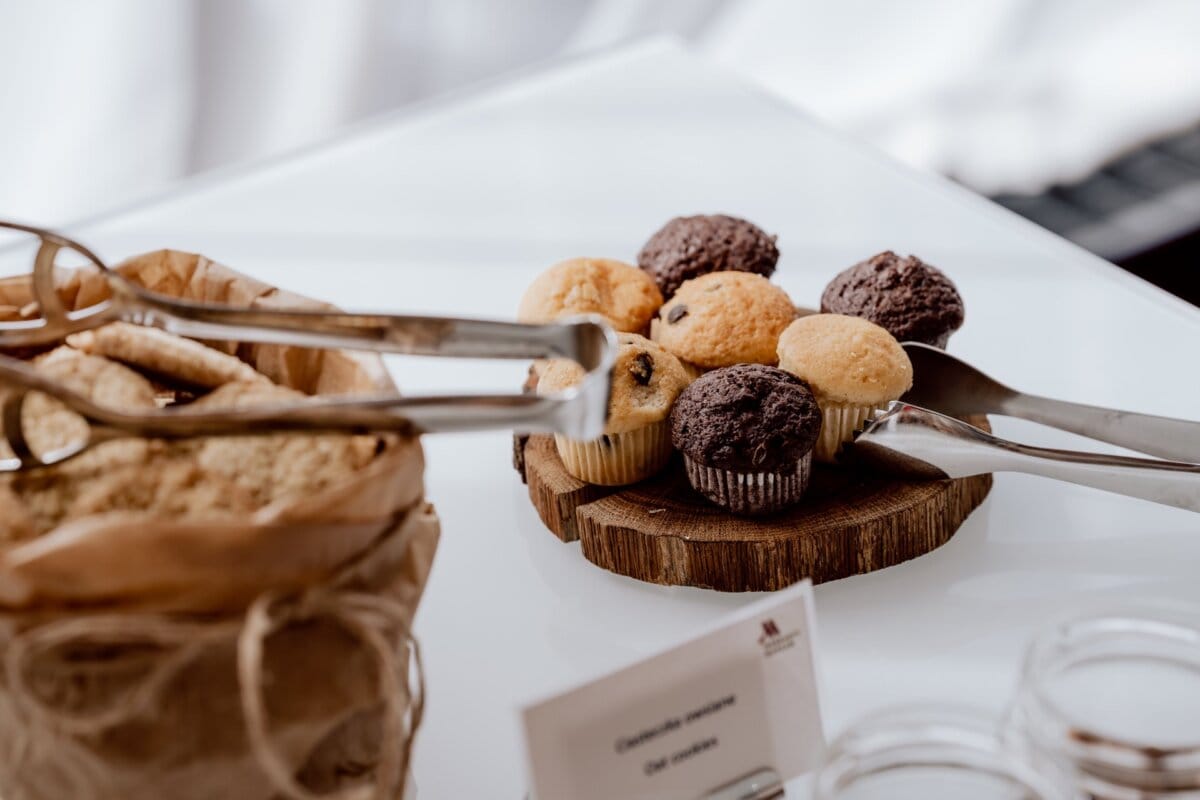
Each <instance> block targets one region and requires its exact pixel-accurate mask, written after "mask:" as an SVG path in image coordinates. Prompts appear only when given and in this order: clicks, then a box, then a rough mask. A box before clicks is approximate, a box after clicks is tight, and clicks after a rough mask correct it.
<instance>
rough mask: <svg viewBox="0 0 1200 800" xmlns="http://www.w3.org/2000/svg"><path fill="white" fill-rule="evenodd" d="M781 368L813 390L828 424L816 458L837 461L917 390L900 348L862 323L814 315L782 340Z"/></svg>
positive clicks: (837, 316) (823, 428) (792, 327)
mask: <svg viewBox="0 0 1200 800" xmlns="http://www.w3.org/2000/svg"><path fill="white" fill-rule="evenodd" d="M779 366H780V367H781V368H783V369H785V370H787V371H788V372H790V373H792V374H793V375H795V376H796V377H798V378H800V379H801V380H803V381H804V382H806V383H807V384H808V385H809V388H811V389H812V391H813V393H814V394H815V395H816V397H817V403H818V404H820V406H821V413H822V418H823V422H822V425H821V436H820V439H819V440H818V441H817V446H816V450H815V456H816V459H817V460H818V461H833V460H834V456H835V455H836V454H837V451H838V449H839V448H840V447H841V446H842V444H843V443H844V442H848V441H850V440H851V439H852V438H853V437H854V431H855V430H856V429H858V428H861V427H862V425H863V423H864V422H865V421H866V420H867V419H868V418H869V417H870V416H871V415H872V414H874V412H875V410H876V409H879V408H882V407H884V406H886V405H887V404H888V403H890V402H891V401H893V400H898V399H900V396H901V395H902V394H904V393H905V392H907V391H908V390H909V389H910V388H911V387H912V374H913V371H912V364H911V363H910V362H909V360H908V355H907V354H906V353H905V352H904V348H902V347H901V346H900V343H899V342H897V341H896V339H895V338H894V337H893V336H892V335H891V334H890V333H888V332H887V331H886V330H884V329H883V328H881V327H879V326H878V325H876V324H875V323H873V322H868V321H867V320H865V319H860V318H859V317H845V316H842V315H841V314H813V315H812V316H808V317H802V318H801V319H798V320H796V321H795V322H793V323H792V324H791V325H789V326H788V328H787V330H785V331H784V332H783V334H782V335H781V336H780V337H779Z"/></svg>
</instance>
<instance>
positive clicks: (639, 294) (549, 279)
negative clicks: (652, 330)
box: [517, 258, 663, 334]
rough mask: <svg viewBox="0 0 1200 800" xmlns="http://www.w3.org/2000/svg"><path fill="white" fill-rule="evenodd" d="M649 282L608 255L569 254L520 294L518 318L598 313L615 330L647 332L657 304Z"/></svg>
mask: <svg viewBox="0 0 1200 800" xmlns="http://www.w3.org/2000/svg"><path fill="white" fill-rule="evenodd" d="M662 302H663V299H662V294H661V293H660V292H659V291H658V287H657V286H656V285H655V284H654V281H653V280H651V278H650V277H649V276H648V275H646V273H644V272H642V271H641V270H640V269H638V268H637V267H635V266H633V265H631V264H626V263H624V262H621V261H614V260H612V259H608V258H572V259H570V260H568V261H563V262H562V263H559V264H555V265H554V266H553V267H551V268H550V269H548V270H546V271H545V272H543V273H542V274H541V275H539V276H538V277H537V278H536V279H535V280H534V281H533V283H531V284H530V285H529V288H528V289H526V290H525V296H524V297H522V298H521V306H520V308H519V309H518V311H517V319H518V320H519V321H521V322H529V323H545V322H551V321H553V320H556V319H560V318H562V317H570V316H575V315H577V314H599V315H600V316H602V317H605V318H606V319H607V320H608V321H609V322H610V323H611V324H612V326H613V327H614V328H616V329H617V330H618V331H625V332H627V333H642V334H644V333H647V332H648V330H649V325H650V318H651V317H653V316H654V312H656V311H658V308H659V306H661V305H662Z"/></svg>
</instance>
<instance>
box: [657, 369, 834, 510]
mask: <svg viewBox="0 0 1200 800" xmlns="http://www.w3.org/2000/svg"><path fill="white" fill-rule="evenodd" d="M820 430H821V409H820V407H819V406H818V404H817V401H816V398H815V397H814V396H813V393H812V392H811V391H810V390H809V388H808V386H806V385H805V383H804V381H802V380H800V379H799V378H797V377H796V376H794V375H791V374H789V373H787V372H784V371H783V370H781V369H776V368H775V367H766V366H762V365H761V364H739V365H737V366H734V367H726V368H725V369H717V370H713V371H712V372H707V373H705V374H704V375H702V376H700V377H699V378H697V379H696V381H695V382H694V383H692V384H691V385H690V386H688V387H687V388H686V389H684V391H683V393H682V394H681V395H680V396H679V399H678V400H677V401H676V402H675V408H674V410H673V411H672V412H671V442H672V443H673V444H674V445H675V447H676V448H677V449H678V450H680V451H681V452H682V453H683V457H684V465H685V466H686V468H687V476H688V481H689V482H690V483H691V484H692V487H693V488H694V489H695V490H696V491H698V492H699V493H700V494H702V495H704V496H705V497H707V498H708V499H709V500H711V501H712V502H714V503H716V504H717V505H719V506H722V507H724V508H728V509H729V510H730V511H733V512H735V513H738V514H766V513H770V512H772V511H778V510H780V509H782V508H785V507H786V506H789V505H791V504H793V503H795V502H796V501H797V500H799V499H800V497H801V495H803V494H804V491H805V489H807V488H808V478H809V474H810V472H811V468H812V449H813V445H814V444H815V443H816V441H817V436H818V434H819V432H820Z"/></svg>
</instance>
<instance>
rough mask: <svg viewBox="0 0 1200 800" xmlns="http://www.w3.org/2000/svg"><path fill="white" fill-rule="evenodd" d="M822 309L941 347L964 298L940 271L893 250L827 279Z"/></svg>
mask: <svg viewBox="0 0 1200 800" xmlns="http://www.w3.org/2000/svg"><path fill="white" fill-rule="evenodd" d="M821 311H823V312H825V313H827V314H846V315H848V316H851V317H862V318H863V319H865V320H869V321H870V322H874V323H875V324H876V325H878V326H880V327H881V328H883V329H884V330H886V331H887V332H888V333H890V334H892V336H894V337H896V339H897V340H898V341H901V342H921V343H923V344H928V345H933V346H934V347H940V348H942V349H945V347H946V343H947V342H948V341H949V339H950V334H952V333H954V331H956V330H958V329H959V328H960V327H962V324H963V317H964V314H963V301H962V296H961V295H959V293H958V289H957V288H955V286H954V283H953V282H952V281H951V280H950V279H949V278H947V277H946V276H945V274H943V273H942V271H941V270H939V269H937V268H936V267H932V266H930V265H929V264H926V263H925V262H924V261H922V260H921V259H919V258H917V257H916V256H906V257H904V258H901V257H900V256H898V255H896V254H895V253H893V252H892V251H891V250H888V251H886V252H883V253H880V254H878V255H876V256H872V257H871V258H869V259H867V260H866V261H863V262H861V263H858V264H855V265H854V266H853V267H850V268H849V269H847V270H845V271H844V272H842V273H841V274H839V275H838V276H837V277H836V278H834V279H833V280H832V281H830V282H829V285H828V286H827V287H825V292H824V293H823V294H822V295H821Z"/></svg>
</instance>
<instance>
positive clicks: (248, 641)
mask: <svg viewBox="0 0 1200 800" xmlns="http://www.w3.org/2000/svg"><path fill="white" fill-rule="evenodd" d="M118 269H119V270H120V271H121V272H122V274H124V275H125V276H127V277H129V278H131V279H132V280H134V281H136V282H138V283H139V284H141V285H143V286H145V287H146V288H148V289H151V290H153V291H158V292H162V293H165V294H171V295H174V296H178V297H183V298H186V299H193V300H206V301H210V302H219V303H229V304H236V305H243V306H245V305H251V306H280V307H283V306H290V307H295V306H301V307H313V306H315V305H317V304H314V303H313V301H308V300H304V299H303V298H295V297H294V296H290V295H286V294H285V293H282V292H280V291H279V290H276V289H273V288H271V287H269V286H267V285H265V284H262V283H260V282H258V281H254V280H252V279H249V278H246V277H244V276H241V275H238V274H237V273H235V272H233V271H232V270H229V269H227V268H225V267H222V266H220V265H218V264H214V263H213V262H211V261H208V260H207V259H204V258H202V257H200V256H195V255H190V254H184V253H177V252H173V251H160V252H156V253H150V254H147V255H144V256H140V257H138V258H135V259H132V260H130V261H128V262H126V263H124V264H122V265H121V266H120V267H118ZM59 289H60V296H61V297H62V298H63V302H64V304H65V305H66V306H67V307H68V308H81V307H84V306H86V305H90V304H93V303H95V302H97V301H99V300H102V299H104V298H105V297H106V296H107V287H106V285H105V284H104V282H103V281H102V280H101V279H100V278H99V276H97V275H95V274H94V273H90V272H88V271H85V270H81V271H77V272H73V273H68V274H64V275H63V276H62V279H61V281H60V287H59ZM31 299H32V296H31V294H30V291H29V286H28V282H27V280H26V279H10V280H6V281H0V306H15V307H18V308H19V307H22V306H26V305H27V304H28V303H29V302H30V301H31ZM225 349H226V351H227V352H234V353H236V354H237V355H239V356H240V357H242V358H243V359H244V360H246V361H248V362H249V363H251V364H252V365H253V366H255V367H256V369H258V370H259V371H260V372H264V373H265V374H267V375H268V376H269V377H271V378H272V379H274V380H276V381H277V382H279V383H282V384H284V385H288V386H291V387H293V388H297V389H300V390H301V391H306V392H310V393H322V394H333V393H336V394H364V393H380V392H394V391H395V387H394V386H393V385H392V384H391V382H390V380H389V379H388V376H387V372H386V370H385V369H384V368H383V365H382V362H381V360H380V359H378V358H377V357H372V356H364V355H362V354H357V353H348V352H342V351H310V350H304V349H303V348H292V347H283V346H274V345H248V344H242V345H237V344H234V345H232V346H230V347H226V348H225ZM423 468H424V465H423V460H422V453H421V448H420V443H419V442H418V441H417V440H415V439H405V438H403V437H398V436H393V437H389V438H388V443H387V447H386V448H384V450H383V451H382V452H381V453H380V454H379V455H378V456H377V457H376V459H375V460H374V461H373V462H372V463H371V464H370V465H368V466H367V467H366V468H365V469H362V470H360V471H358V472H357V473H355V474H354V475H352V476H350V477H348V478H347V479H346V480H345V481H343V482H341V483H340V484H337V485H333V486H330V487H328V488H327V489H326V490H324V491H322V492H319V493H316V494H313V495H310V496H308V497H305V498H302V499H299V500H296V501H289V502H285V503H280V504H275V505H273V506H269V507H267V508H263V509H260V511H259V512H257V513H255V514H254V515H252V517H251V518H250V519H247V520H245V521H244V522H243V523H238V524H231V523H230V522H228V521H216V522H213V523H205V522H204V521H203V520H200V521H196V520H189V521H187V522H181V521H178V520H166V519H155V518H153V517H152V516H150V515H148V514H140V513H135V512H127V511H126V512H115V513H109V514H99V515H95V516H92V517H86V518H82V519H78V520H74V521H72V522H69V523H66V524H64V525H62V526H60V527H59V528H58V529H55V530H53V531H50V532H49V533H47V534H46V535H44V536H42V537H40V538H38V539H35V540H32V541H28V542H24V543H19V544H16V545H15V546H11V547H8V548H7V549H3V550H0V645H2V647H3V650H2V652H3V655H4V664H3V670H2V671H0V726H2V729H3V730H4V731H5V736H4V737H0V797H3V798H4V800H62V799H63V798H97V800H102V799H103V800H107V799H108V798H121V799H122V800H140V799H141V798H145V800H151V798H154V800H159V798H172V800H174V799H175V798H179V799H180V800H191V798H195V799H196V800H200V799H201V798H205V799H206V800H207V798H239V800H240V799H241V798H246V800H259V798H261V799H262V800H274V799H275V798H306V799H307V798H312V797H316V796H320V797H325V796H330V797H334V796H336V797H347V798H349V797H353V798H360V797H361V798H395V797H399V796H400V793H401V792H402V790H403V783H404V777H405V772H406V767H407V753H408V752H409V747H410V745H411V740H412V734H413V732H414V730H415V728H416V725H417V724H418V723H419V721H420V710H421V693H420V691H419V689H410V686H409V678H408V676H409V667H410V663H411V662H412V659H411V655H410V654H411V653H414V652H415V643H413V642H412V640H411V638H410V637H409V635H408V631H409V629H410V626H411V624H412V618H413V615H414V614H415V611H416V607H417V603H418V601H419V599H420V595H421V592H422V590H423V588H424V585H425V580H426V578H427V576H428V572H429V568H430V564H431V562H432V558H433V554H434V551H435V549H436V543H437V538H438V522H437V517H436V515H435V514H434V512H433V510H432V508H431V507H429V506H428V504H426V502H425V501H424V489H423V484H422V476H423ZM415 666H419V660H418V661H417V663H416V664H415ZM330 793H333V794H330Z"/></svg>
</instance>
